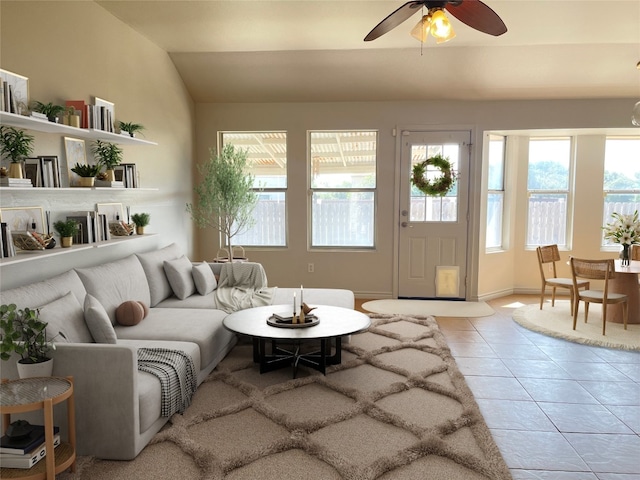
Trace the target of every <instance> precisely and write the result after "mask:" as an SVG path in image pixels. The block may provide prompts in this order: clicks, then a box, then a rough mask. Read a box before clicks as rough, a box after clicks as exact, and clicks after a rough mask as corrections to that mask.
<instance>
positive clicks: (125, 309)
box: [116, 300, 145, 327]
mask: <svg viewBox="0 0 640 480" xmlns="http://www.w3.org/2000/svg"><path fill="white" fill-rule="evenodd" d="M144 317H145V314H144V307H143V306H142V303H141V302H136V301H135V300H127V301H126V302H123V303H122V304H121V305H120V306H119V307H118V308H116V322H118V323H119V324H120V325H124V326H126V327H127V326H128V327H130V326H132V325H137V324H139V323H140V322H141V321H142V319H143V318H144Z"/></svg>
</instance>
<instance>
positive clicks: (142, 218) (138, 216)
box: [131, 213, 151, 227]
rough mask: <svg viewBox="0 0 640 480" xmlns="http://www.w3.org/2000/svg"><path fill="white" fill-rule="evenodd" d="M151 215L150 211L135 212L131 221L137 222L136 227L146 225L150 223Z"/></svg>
mask: <svg viewBox="0 0 640 480" xmlns="http://www.w3.org/2000/svg"><path fill="white" fill-rule="evenodd" d="M149 220H151V215H149V214H148V213H134V214H133V215H131V221H132V222H133V223H135V224H136V227H146V226H147V225H149Z"/></svg>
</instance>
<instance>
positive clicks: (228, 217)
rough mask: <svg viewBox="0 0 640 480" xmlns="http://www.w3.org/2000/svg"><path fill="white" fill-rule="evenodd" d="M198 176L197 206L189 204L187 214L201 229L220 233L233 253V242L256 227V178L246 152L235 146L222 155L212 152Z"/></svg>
mask: <svg viewBox="0 0 640 480" xmlns="http://www.w3.org/2000/svg"><path fill="white" fill-rule="evenodd" d="M198 172H199V173H200V175H201V176H202V182H201V183H200V184H199V185H197V186H196V187H194V189H193V190H194V191H195V193H196V194H197V196H198V203H197V204H196V205H192V204H190V203H189V204H187V212H189V213H190V214H191V218H192V219H193V221H194V222H196V224H197V225H198V227H200V228H207V227H212V228H215V229H217V230H218V231H219V232H220V234H221V235H222V236H223V237H224V241H225V242H226V246H227V248H228V249H229V252H232V251H233V246H232V244H231V239H232V238H233V237H234V236H235V235H237V234H238V233H241V232H244V231H246V230H247V229H249V228H251V227H252V226H253V225H254V224H255V219H254V218H253V210H254V208H255V206H256V204H257V203H258V195H257V193H256V192H255V190H254V185H253V184H254V176H253V175H251V174H248V173H247V151H246V150H236V149H235V148H234V146H233V145H232V144H228V145H225V146H224V148H223V149H222V152H221V153H220V154H219V155H217V154H216V153H215V151H214V150H213V149H211V150H210V158H209V161H208V162H207V163H205V164H203V165H198Z"/></svg>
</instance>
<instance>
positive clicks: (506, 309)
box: [438, 295, 640, 480]
mask: <svg viewBox="0 0 640 480" xmlns="http://www.w3.org/2000/svg"><path fill="white" fill-rule="evenodd" d="M538 299H539V297H537V296H525V295H518V296H516V295H514V296H509V297H504V298H500V299H497V300H492V301H490V302H488V303H489V304H490V305H491V306H492V307H493V309H494V310H495V311H496V313H495V315H493V316H491V317H482V318H472V319H466V318H439V319H438V323H439V324H440V327H441V330H442V332H443V333H444V335H445V336H446V338H447V341H448V344H449V346H450V348H451V351H452V353H453V355H454V356H455V358H456V361H457V363H458V365H459V368H460V370H461V371H462V373H463V374H464V375H465V377H466V379H467V382H468V384H469V387H470V388H471V390H472V391H473V393H474V395H475V397H476V401H477V402H478V404H479V405H480V409H481V410H482V413H483V415H484V417H485V419H486V422H487V424H488V425H489V428H490V429H491V432H492V433H493V436H494V439H495V441H496V443H497V444H498V447H499V448H500V451H501V452H502V455H503V457H504V459H505V461H506V462H507V465H508V466H509V468H510V469H511V471H512V474H513V478H514V479H515V480H533V479H543V480H640V352H627V351H621V350H612V349H606V348H598V347H592V346H586V345H580V344H576V343H571V342H567V341H564V340H559V339H556V338H551V337H547V336H545V335H541V334H539V333H535V332H532V331H530V330H527V329H525V328H523V327H521V326H519V325H518V324H516V323H515V322H514V321H513V320H512V319H511V312H512V311H513V309H514V308H517V307H518V306H520V305H522V304H529V303H536V302H537V301H538ZM545 308H552V307H551V304H550V303H548V304H546V305H545Z"/></svg>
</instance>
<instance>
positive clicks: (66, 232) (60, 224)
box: [53, 220, 79, 248]
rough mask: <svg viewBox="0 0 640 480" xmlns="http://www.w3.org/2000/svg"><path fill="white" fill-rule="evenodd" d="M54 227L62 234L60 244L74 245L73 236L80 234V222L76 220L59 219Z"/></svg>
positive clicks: (64, 245) (65, 246)
mask: <svg viewBox="0 0 640 480" xmlns="http://www.w3.org/2000/svg"><path fill="white" fill-rule="evenodd" d="M53 229H54V230H55V231H56V233H57V234H58V235H60V246H61V247H62V248H68V247H70V246H71V245H73V237H75V236H76V235H77V234H78V229H79V227H78V222H76V221H75V220H58V221H57V222H55V223H54V224H53Z"/></svg>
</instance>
